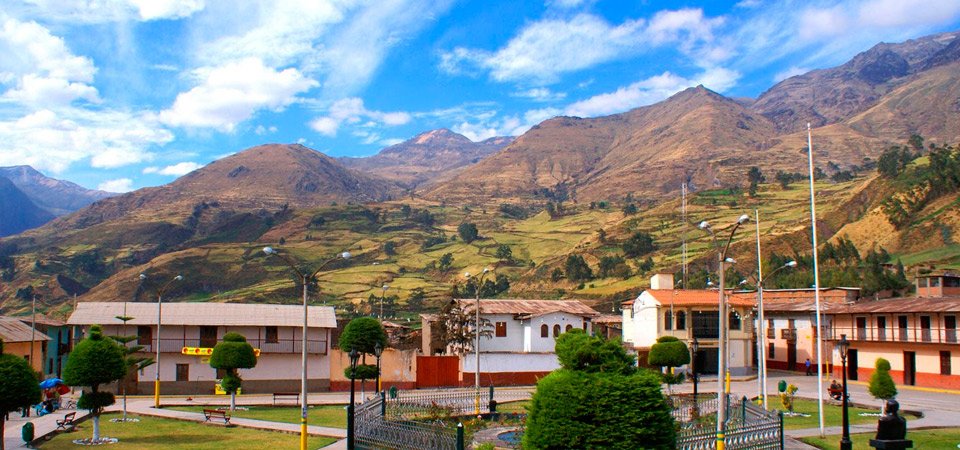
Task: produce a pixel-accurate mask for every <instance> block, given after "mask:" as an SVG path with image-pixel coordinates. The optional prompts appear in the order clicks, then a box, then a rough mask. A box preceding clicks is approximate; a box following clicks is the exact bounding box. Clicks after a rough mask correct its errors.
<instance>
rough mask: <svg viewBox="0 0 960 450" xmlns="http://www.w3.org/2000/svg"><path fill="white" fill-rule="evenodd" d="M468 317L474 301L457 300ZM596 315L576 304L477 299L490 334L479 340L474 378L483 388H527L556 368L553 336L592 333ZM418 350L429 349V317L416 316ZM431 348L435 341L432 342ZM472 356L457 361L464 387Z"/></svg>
mask: <svg viewBox="0 0 960 450" xmlns="http://www.w3.org/2000/svg"><path fill="white" fill-rule="evenodd" d="M455 301H456V302H459V303H460V305H461V307H462V308H463V309H465V310H466V311H467V312H468V313H469V314H471V315H473V314H474V313H475V311H476V309H475V308H476V300H472V299H460V300H455ZM597 316H599V313H597V312H596V311H594V310H593V309H592V308H590V307H588V306H586V305H584V304H583V303H580V302H579V301H576V300H500V299H481V300H480V320H481V322H485V321H489V323H490V326H491V328H492V336H490V337H481V338H480V380H481V383H482V384H484V385H486V384H488V383H493V384H530V383H534V382H536V380H537V379H538V378H541V377H543V376H546V374H548V373H550V372H551V371H553V370H555V369H557V368H559V367H560V365H559V363H558V362H557V357H556V355H555V354H554V345H555V343H556V338H557V336H559V335H560V334H561V333H564V332H566V331H570V330H573V329H579V330H585V331H587V332H588V333H589V332H590V330H591V329H592V327H591V320H592V319H593V318H594V317H597ZM421 318H422V321H423V338H422V339H423V352H424V353H425V354H427V355H429V354H433V353H435V352H436V351H437V350H440V351H445V350H446V349H438V348H431V341H432V337H433V336H432V331H433V330H432V329H431V324H433V323H434V322H436V320H437V317H436V316H435V315H422V316H421ZM434 344H435V345H436V343H434ZM476 372H477V368H476V354H475V353H473V352H472V350H471V352H470V353H467V354H465V355H464V357H463V368H462V373H463V374H464V376H463V378H464V379H463V381H464V383H465V384H473V382H474V380H475V378H474V377H475V374H476Z"/></svg>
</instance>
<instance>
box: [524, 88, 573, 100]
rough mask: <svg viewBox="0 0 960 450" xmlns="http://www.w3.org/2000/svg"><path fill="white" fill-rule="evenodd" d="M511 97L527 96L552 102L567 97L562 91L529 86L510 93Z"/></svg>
mask: <svg viewBox="0 0 960 450" xmlns="http://www.w3.org/2000/svg"><path fill="white" fill-rule="evenodd" d="M510 96H511V97H519V98H528V99H530V100H533V101H536V102H553V101H557V100H563V99H564V98H566V97H567V94H566V93H564V92H553V91H551V90H550V89H549V88H545V87H538V88H531V89H527V90H523V91H519V92H514V93H512V94H510Z"/></svg>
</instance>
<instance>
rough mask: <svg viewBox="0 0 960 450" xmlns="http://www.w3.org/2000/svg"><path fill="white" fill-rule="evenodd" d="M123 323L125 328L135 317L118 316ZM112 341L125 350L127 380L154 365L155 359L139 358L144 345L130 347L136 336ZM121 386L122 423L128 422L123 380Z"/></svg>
mask: <svg viewBox="0 0 960 450" xmlns="http://www.w3.org/2000/svg"><path fill="white" fill-rule="evenodd" d="M124 310H126V305H124ZM116 317H117V319H119V320H120V321H121V322H123V324H124V327H126V324H127V322H129V321H131V320H133V317H129V316H127V315H123V316H116ZM110 339H113V340H114V342H116V343H117V344H119V345H120V347H121V348H122V349H123V354H124V359H125V361H126V363H127V374H126V375H125V376H124V378H126V377H127V376H129V375H130V373H132V372H137V371H140V370H142V369H143V368H145V367H147V366H149V365H151V364H153V363H154V361H153V358H150V357H149V356H139V355H138V354H139V353H140V352H141V351H142V350H143V346H142V345H129V344H130V343H131V342H133V341H135V340H136V339H137V336H136V335H123V336H110ZM118 384H119V385H120V389H121V392H122V393H123V417H121V418H120V421H121V422H126V421H127V387H126V385H125V382H124V380H123V379H121V380H120V382H119V383H118Z"/></svg>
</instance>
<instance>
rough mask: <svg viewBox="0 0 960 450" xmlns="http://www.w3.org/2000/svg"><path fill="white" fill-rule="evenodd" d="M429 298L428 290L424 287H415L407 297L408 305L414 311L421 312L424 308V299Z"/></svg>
mask: <svg viewBox="0 0 960 450" xmlns="http://www.w3.org/2000/svg"><path fill="white" fill-rule="evenodd" d="M426 298H427V294H426V292H424V291H423V288H422V287H418V288H414V289H413V290H412V291H410V296H409V297H407V307H408V308H410V310H411V311H413V312H420V311H421V310H422V309H423V301H424V300H425V299H426Z"/></svg>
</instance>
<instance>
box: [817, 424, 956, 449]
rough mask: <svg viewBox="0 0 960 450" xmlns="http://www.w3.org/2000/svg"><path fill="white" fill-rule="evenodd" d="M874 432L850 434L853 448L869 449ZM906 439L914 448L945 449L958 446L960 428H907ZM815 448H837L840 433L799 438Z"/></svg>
mask: <svg viewBox="0 0 960 450" xmlns="http://www.w3.org/2000/svg"><path fill="white" fill-rule="evenodd" d="M873 436H874V433H861V434H851V435H850V440H851V441H852V442H853V448H854V450H870V445H869V443H870V439H873ZM907 439H910V440H912V441H913V448H915V449H924V448H929V449H941V448H942V449H946V448H958V447H960V428H941V429H937V430H918V431H910V429H909V428H908V429H907ZM801 440H802V441H803V442H806V443H807V444H810V445H813V446H815V447H817V448H824V449H827V448H830V449H832V448H837V447H839V446H840V435H839V434H837V435H831V436H827V437H825V438H822V439H821V438H820V437H819V436H817V437H809V438H803V439H801Z"/></svg>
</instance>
